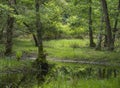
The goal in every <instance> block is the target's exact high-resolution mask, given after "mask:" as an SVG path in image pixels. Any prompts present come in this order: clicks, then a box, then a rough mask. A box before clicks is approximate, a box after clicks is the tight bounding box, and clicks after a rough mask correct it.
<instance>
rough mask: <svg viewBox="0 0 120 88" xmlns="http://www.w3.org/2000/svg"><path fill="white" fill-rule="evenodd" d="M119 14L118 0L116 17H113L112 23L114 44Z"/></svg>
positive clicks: (119, 5) (119, 4)
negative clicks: (113, 21) (113, 22)
mask: <svg viewBox="0 0 120 88" xmlns="http://www.w3.org/2000/svg"><path fill="white" fill-rule="evenodd" d="M119 14H120V0H119V3H118V13H117V14H116V19H115V24H114V29H113V45H114V42H115V33H116V32H117V25H118V21H119V20H118V17H119Z"/></svg>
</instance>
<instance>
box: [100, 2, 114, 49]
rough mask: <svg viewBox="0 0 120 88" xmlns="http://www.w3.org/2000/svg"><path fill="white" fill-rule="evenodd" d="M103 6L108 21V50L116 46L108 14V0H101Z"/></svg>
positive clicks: (106, 21)
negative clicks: (113, 41)
mask: <svg viewBox="0 0 120 88" xmlns="http://www.w3.org/2000/svg"><path fill="white" fill-rule="evenodd" d="M101 3H102V7H103V13H104V16H105V23H106V33H107V48H108V50H113V49H114V46H113V43H112V31H111V25H110V19H109V14H108V7H107V2H106V0H101Z"/></svg>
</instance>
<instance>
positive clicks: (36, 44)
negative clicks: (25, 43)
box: [32, 33, 38, 47]
mask: <svg viewBox="0 0 120 88" xmlns="http://www.w3.org/2000/svg"><path fill="white" fill-rule="evenodd" d="M32 36H33V39H34V42H35V46H36V47H38V40H37V37H36V35H35V34H34V33H32Z"/></svg>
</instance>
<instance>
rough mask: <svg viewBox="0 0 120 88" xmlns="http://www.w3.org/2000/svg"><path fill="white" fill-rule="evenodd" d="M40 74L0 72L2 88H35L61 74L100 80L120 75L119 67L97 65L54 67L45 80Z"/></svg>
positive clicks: (31, 72)
mask: <svg viewBox="0 0 120 88" xmlns="http://www.w3.org/2000/svg"><path fill="white" fill-rule="evenodd" d="M38 72H39V71H35V70H29V71H25V70H24V71H6V72H0V88H34V86H36V85H38V86H42V84H44V82H45V81H46V80H47V77H48V76H49V78H50V77H51V78H57V77H58V75H59V74H62V75H64V76H65V75H67V76H75V77H77V78H87V79H93V78H96V79H98V80H101V79H109V78H115V77H118V76H119V75H120V70H119V67H112V66H111V67H107V66H95V65H93V66H88V65H75V66H70V65H67V66H66V65H63V66H53V67H52V69H50V71H49V72H48V74H47V75H48V76H46V78H45V79H44V78H43V77H42V75H40V74H39V73H38ZM40 79H41V80H40ZM68 80H69V79H68Z"/></svg>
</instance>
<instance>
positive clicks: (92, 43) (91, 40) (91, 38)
mask: <svg viewBox="0 0 120 88" xmlns="http://www.w3.org/2000/svg"><path fill="white" fill-rule="evenodd" d="M89 4H90V6H89V38H90V47H95V43H94V41H93V30H92V7H91V5H92V0H89Z"/></svg>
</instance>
